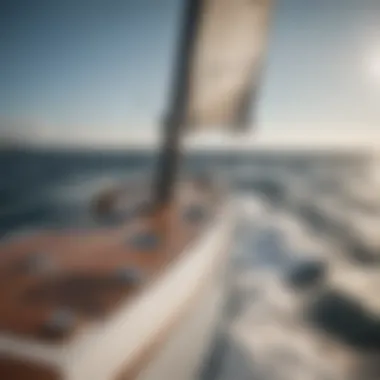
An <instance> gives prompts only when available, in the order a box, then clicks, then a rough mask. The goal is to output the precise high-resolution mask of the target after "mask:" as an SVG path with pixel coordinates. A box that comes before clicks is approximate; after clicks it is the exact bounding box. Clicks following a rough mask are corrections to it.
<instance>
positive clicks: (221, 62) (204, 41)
mask: <svg viewBox="0 0 380 380" xmlns="http://www.w3.org/2000/svg"><path fill="white" fill-rule="evenodd" d="M270 5H271V0H204V1H203V4H202V15H201V19H200V22H199V25H198V30H197V36H196V45H195V51H194V54H193V56H192V62H191V69H190V89H189V90H190V94H189V102H188V105H187V125H188V127H189V128H190V129H195V130H199V129H204V128H207V129H209V128H231V127H233V128H237V127H241V126H242V124H245V122H246V118H247V112H248V109H249V107H250V106H251V104H248V103H251V99H252V96H254V93H255V90H256V86H257V84H258V81H259V78H260V73H261V66H262V58H263V56H264V54H265V46H266V37H267V30H268V19H269V14H270V8H271V6H270Z"/></svg>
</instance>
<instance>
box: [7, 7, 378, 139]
mask: <svg viewBox="0 0 380 380" xmlns="http://www.w3.org/2000/svg"><path fill="white" fill-rule="evenodd" d="M182 5H183V2H182V1H181V0H159V1H157V0H108V1H105V0H65V1H62V0H33V1H31V0H0V128H1V130H0V132H2V133H3V134H8V135H17V136H23V137H26V138H28V137H32V136H33V137H37V138H38V136H39V135H41V136H42V135H43V134H45V135H46V134H47V135H49V134H51V136H57V137H58V138H63V137H64V136H71V138H72V139H76V138H78V139H79V138H86V137H89V136H91V135H96V136H98V139H100V141H101V140H102V139H103V138H104V139H106V138H113V139H119V138H124V136H125V135H127V134H134V133H135V134H136V133H137V134H139V133H142V134H144V133H145V132H146V133H149V131H150V130H152V129H157V128H158V124H159V121H160V120H161V119H162V116H163V114H164V111H165V105H166V101H167V91H168V85H169V84H170V79H171V75H170V74H171V73H172V69H173V58H174V52H175V47H176V42H177V37H178V30H179V22H180V15H181V10H182ZM379 19H380V1H379V0H319V1H311V0H310V1H309V0H277V1H275V7H274V14H273V18H272V22H271V29H270V36H269V45H268V56H267V67H266V69H265V71H264V78H263V85H262V89H261V97H260V100H259V102H258V104H257V105H256V106H257V107H258V127H259V128H262V129H274V130H277V131H279V132H281V133H282V132H284V133H286V130H287V128H301V129H302V128H305V129H311V130H312V131H318V130H320V129H321V128H325V129H327V130H329V129H331V128H335V129H336V130H337V131H338V130H342V133H345V131H346V130H347V128H359V129H360V128H378V129H380V107H378V105H379V104H380V103H379V102H380V23H379V22H378V20H379Z"/></svg>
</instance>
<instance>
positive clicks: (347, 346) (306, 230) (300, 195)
mask: <svg viewBox="0 0 380 380" xmlns="http://www.w3.org/2000/svg"><path fill="white" fill-rule="evenodd" d="M154 165H155V157H154V155H152V154H148V153H146V152H138V153H136V152H135V153H133V154H132V153H128V152H115V151H113V152H106V151H104V152H99V151H98V152H85V151H66V152H64V151H52V150H50V151H41V150H39V151H37V150H34V151H33V150H28V151H26V150H24V151H21V150H7V151H3V152H1V153H0V174H1V175H0V234H1V237H2V238H3V239H5V238H7V237H8V236H12V235H13V234H18V233H23V232H24V231H30V230H34V229H39V228H44V227H65V226H83V225H85V226H89V225H90V226H91V225H95V224H96V223H97V222H96V221H95V220H94V219H93V218H92V215H91V213H90V199H91V197H92V196H94V195H95V194H97V193H98V192H99V191H101V190H102V189H104V188H105V187H106V186H108V185H109V184H112V183H115V182H116V183H117V182H118V181H124V180H128V179H132V178H135V177H136V176H139V177H145V178H151V176H152V172H153V169H154ZM375 166H376V163H375ZM373 167H374V163H373V158H372V157H369V156H367V155H365V154H364V155H363V154H362V153H361V154H358V153H357V152H349V153H344V154H343V153H337V152H332V151H324V152H299V151H298V152H297V151H295V152H279V151H278V152H273V151H272V152H269V151H261V152H245V153H241V152H213V153H210V152H204V153H201V154H200V153H198V154H192V155H190V156H188V157H187V158H186V160H185V161H184V163H183V172H185V173H191V172H193V173H198V172H202V173H203V174H204V173H210V175H211V174H212V175H214V174H215V173H218V175H221V176H222V177H224V178H225V179H226V180H227V182H228V183H229V184H230V186H231V194H232V195H233V197H234V201H235V202H236V208H237V209H238V210H239V215H240V217H239V223H238V226H237V230H236V235H235V240H234V243H233V250H232V264H231V274H232V289H231V291H232V294H231V297H230V299H229V303H228V313H227V314H226V317H225V318H226V320H225V334H224V337H223V339H222V342H219V343H218V347H215V350H214V353H216V354H217V355H216V358H217V360H214V362H213V363H214V364H213V368H209V369H208V370H205V372H204V376H203V378H202V380H229V379H234V380H247V379H257V380H287V379H289V380H290V379H292V380H294V379H302V380H308V379H310V380H319V379H321V380H328V379H331V380H337V379H342V380H343V379H344V380H375V379H378V378H379V377H380V369H379V366H378V365H377V364H376V363H379V362H380V361H379V359H380V356H379V350H380V303H379V302H378V300H377V299H378V296H377V295H378V292H380V236H379V233H378V231H380V191H379V190H380V189H379V186H378V184H377V183H376V181H374V178H373V176H372V173H373ZM305 263H306V264H308V265H309V264H315V263H317V264H318V265H319V264H321V263H322V264H323V268H324V269H325V271H323V272H322V274H321V273H319V272H318V271H317V272H318V273H319V274H318V273H317V274H316V272H315V270H314V277H313V275H310V268H309V272H307V271H306V277H305V273H303V274H302V273H301V274H302V275H301V279H302V276H303V280H302V281H303V283H305V282H306V283H308V282H310V283H313V282H314V283H313V284H312V286H306V287H305V286H304V287H303V288H302V287H299V284H300V280H299V278H300V277H299V276H298V280H297V281H298V282H297V281H294V276H293V277H292V278H293V280H292V281H289V278H290V277H289V276H290V274H291V273H294V272H293V271H297V270H298V269H297V268H299V267H300V268H302V265H304V264H305ZM301 272H302V271H301ZM307 273H309V274H307ZM311 273H313V271H311ZM313 278H314V280H313ZM305 279H306V280H305ZM302 281H301V283H302ZM297 283H298V285H297ZM297 286H298V288H297ZM221 353H222V354H221Z"/></svg>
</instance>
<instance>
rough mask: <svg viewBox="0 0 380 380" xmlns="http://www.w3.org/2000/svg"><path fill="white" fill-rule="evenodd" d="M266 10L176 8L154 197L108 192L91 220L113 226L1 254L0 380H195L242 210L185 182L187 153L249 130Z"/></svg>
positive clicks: (246, 3)
mask: <svg viewBox="0 0 380 380" xmlns="http://www.w3.org/2000/svg"><path fill="white" fill-rule="evenodd" d="M269 10H270V2H269V1H268V0H186V1H184V20H183V30H182V32H181V39H180V41H179V52H178V57H177V58H178V59H177V61H176V67H175V70H174V73H175V75H174V80H173V87H172V92H171V94H170V96H169V102H168V113H167V117H166V119H165V122H164V125H163V133H162V135H163V143H162V149H161V151H160V157H159V159H158V167H157V171H156V178H154V181H153V183H152V185H151V189H152V194H150V197H149V196H148V198H146V197H144V193H145V192H146V185H145V187H144V185H141V186H140V187H139V185H138V184H137V185H136V186H135V188H132V189H129V190H128V189H126V188H124V187H123V186H121V185H120V186H116V187H115V188H113V189H105V190H104V191H102V192H100V194H99V196H98V197H97V198H96V199H94V200H91V202H92V205H93V212H94V217H97V218H99V219H100V220H102V218H104V219H107V220H109V218H111V219H112V217H115V215H116V216H117V217H115V218H114V222H113V223H105V224H104V225H103V226H102V227H99V228H92V229H89V230H79V231H75V230H67V229H65V230H59V231H57V230H54V231H49V230H46V231H41V232H38V233H36V234H31V235H28V236H24V237H19V238H17V239H12V240H10V241H5V242H3V243H2V244H1V246H0V271H1V279H0V281H1V285H0V299H1V305H0V329H1V332H0V378H1V379H2V380H11V379H12V380H24V379H28V380H36V379H39V380H53V379H54V380H57V379H60V380H90V379H91V380H114V379H115V380H127V379H131V380H132V379H139V380H169V379H178V380H195V379H197V378H198V376H199V373H200V371H201V369H202V368H204V366H205V365H206V364H207V358H208V357H209V353H210V352H211V350H212V345H213V342H214V339H215V336H216V334H217V331H218V326H219V323H220V320H221V318H222V317H223V307H224V306H225V301H226V294H227V293H226V292H227V287H226V281H225V277H226V273H227V271H228V262H229V251H230V249H229V248H230V243H231V239H232V236H233V230H234V226H235V223H236V215H235V212H236V210H235V208H234V205H233V202H232V200H231V198H229V196H228V192H226V191H225V189H223V188H221V187H220V186H219V185H218V184H214V183H213V181H212V180H211V179H209V178H207V177H206V178H205V177H204V176H203V177H202V178H193V179H191V178H190V179H187V178H182V176H180V175H179V174H180V172H181V171H180V170H179V162H180V158H181V155H182V154H181V151H182V144H181V143H182V141H183V139H184V136H185V135H186V134H188V133H191V132H193V131H197V130H202V129H207V130H209V129H211V128H215V129H216V130H222V129H224V130H225V131H226V133H228V132H229V131H230V132H233V131H241V133H243V132H244V127H246V126H248V125H249V124H250V118H249V115H250V114H251V113H250V112H249V111H250V108H251V104H252V103H253V100H254V97H255V96H256V93H257V89H258V83H259V76H260V75H259V74H260V72H261V68H262V66H263V56H264V48H265V36H266V31H267V25H268V18H269V13H270V12H269ZM139 197H141V199H139ZM115 220H116V221H115Z"/></svg>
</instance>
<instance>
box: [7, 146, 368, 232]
mask: <svg viewBox="0 0 380 380" xmlns="http://www.w3.org/2000/svg"><path fill="white" fill-rule="evenodd" d="M361 161H362V158H360V157H357V156H355V155H354V156H352V155H351V156H341V155H336V154H334V153H331V152H330V153H328V154H317V155H313V154H306V155H305V153H302V154H299V153H290V154H289V153H287V154H285V155H284V154H281V153H279V154H276V153H273V152H259V153H255V152H246V153H244V154H243V153H241V152H240V153H239V152H213V153H210V152H206V153H205V152H203V153H198V154H192V155H190V156H189V157H187V158H186V159H185V160H184V163H183V171H184V172H189V171H199V170H202V171H203V172H206V173H208V172H209V173H211V174H215V172H219V173H220V174H221V175H223V176H224V177H225V178H229V180H230V183H231V185H232V187H234V188H237V189H239V190H245V191H248V192H251V191H255V192H259V193H262V194H265V195H266V196H267V197H271V198H273V199H279V198H281V197H283V196H284V193H285V192H286V191H287V188H288V187H289V183H292V182H294V180H296V179H301V180H302V181H303V180H305V179H307V178H308V176H309V177H310V176H312V175H313V173H314V172H315V171H316V170H317V171H318V170H319V171H321V168H322V171H323V170H324V171H326V168H329V170H330V173H329V174H328V176H329V178H330V182H331V177H334V175H333V174H332V173H333V172H334V173H335V172H339V173H340V175H343V172H344V170H343V169H342V168H344V167H347V166H348V167H354V166H355V165H356V166H358V163H360V162H361ZM154 165H155V155H154V154H152V153H147V152H144V151H141V152H136V151H134V152H123V151H84V150H83V151H80V150H76V151H74V150H66V151H63V150H52V149H50V150H41V149H39V150H37V149H35V150H33V149H24V150H22V149H7V150H3V151H1V152H0V235H1V236H4V235H7V234H9V233H13V232H18V231H20V230H25V229H29V228H40V227H46V226H49V227H55V226H57V227H61V226H67V225H73V226H76V225H81V224H88V223H90V224H91V223H92V222H93V221H92V220H91V218H90V216H89V215H88V207H89V201H90V199H91V197H92V196H93V195H94V194H96V193H97V192H99V191H101V190H102V189H103V188H104V187H105V186H106V185H108V184H110V183H112V182H117V181H120V180H124V179H127V178H129V177H131V176H133V175H136V174H138V175H142V176H145V177H146V178H151V176H152V173H153V169H154V167H155V166H154ZM332 168H334V170H333V171H332ZM327 185H328V184H327ZM273 199H272V200H273Z"/></svg>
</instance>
